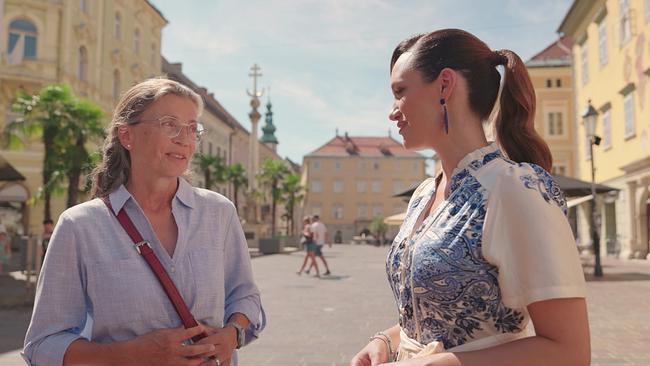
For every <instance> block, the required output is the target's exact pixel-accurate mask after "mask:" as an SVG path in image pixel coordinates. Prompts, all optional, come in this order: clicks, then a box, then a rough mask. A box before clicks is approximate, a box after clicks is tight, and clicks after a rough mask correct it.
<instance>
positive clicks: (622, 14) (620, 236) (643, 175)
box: [558, 0, 650, 258]
mask: <svg viewBox="0 0 650 366" xmlns="http://www.w3.org/2000/svg"><path fill="white" fill-rule="evenodd" d="M558 31H559V32H561V33H563V34H564V35H567V36H570V37H571V38H572V39H574V40H575V43H574V45H573V48H572V54H573V60H574V67H573V70H574V75H575V83H574V85H575V87H574V88H575V103H576V110H577V111H576V112H575V114H574V115H575V117H576V118H577V119H578V121H579V122H578V123H577V124H576V126H577V131H576V132H577V139H576V141H577V146H578V151H579V152H578V159H577V164H578V166H577V168H578V177H580V179H582V180H586V181H590V180H591V160H590V159H591V156H590V154H589V141H588V140H587V137H586V133H585V129H584V126H583V124H582V123H581V119H580V118H581V114H582V111H584V110H585V108H586V107H587V105H588V102H589V101H590V100H591V103H592V105H593V106H594V107H595V108H596V109H597V110H598V112H599V115H598V123H597V128H596V134H597V135H598V136H600V137H601V138H602V141H601V143H600V145H599V146H594V153H593V155H594V156H593V159H594V164H595V166H596V172H595V180H596V181H597V182H598V183H603V184H606V185H609V186H612V187H615V188H618V189H620V192H619V196H618V200H616V203H614V198H613V197H611V196H606V197H601V198H600V199H599V201H598V206H597V207H598V210H599V212H600V213H601V218H602V225H601V237H602V238H606V240H601V242H602V243H603V246H606V248H607V251H608V252H618V251H619V249H620V256H621V257H623V258H646V256H647V255H648V252H649V247H650V243H649V241H648V239H649V238H650V235H649V231H650V227H649V225H648V217H650V201H649V198H650V191H649V188H650V149H649V147H650V146H649V145H648V133H649V130H650V124H649V123H648V121H650V95H649V94H648V77H649V75H650V53H649V51H650V43H649V41H650V1H644V0H598V1H593V0H575V1H574V2H573V4H572V6H571V8H570V10H569V12H568V13H567V15H566V16H565V18H564V20H563V21H562V23H561V25H560V27H559V29H558ZM646 33H647V36H646Z"/></svg>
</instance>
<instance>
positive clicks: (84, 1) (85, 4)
mask: <svg viewBox="0 0 650 366" xmlns="http://www.w3.org/2000/svg"><path fill="white" fill-rule="evenodd" d="M79 8H81V11H82V12H84V13H86V14H88V0H80V1H79Z"/></svg>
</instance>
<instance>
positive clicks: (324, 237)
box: [307, 215, 332, 276]
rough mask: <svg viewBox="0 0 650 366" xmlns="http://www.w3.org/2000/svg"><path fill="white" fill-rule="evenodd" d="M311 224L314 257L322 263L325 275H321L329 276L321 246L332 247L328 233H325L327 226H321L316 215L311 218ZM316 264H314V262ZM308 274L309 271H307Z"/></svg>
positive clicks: (321, 223)
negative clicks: (314, 244)
mask: <svg viewBox="0 0 650 366" xmlns="http://www.w3.org/2000/svg"><path fill="white" fill-rule="evenodd" d="M311 220H312V223H311V231H312V233H314V242H316V256H317V257H319V258H320V259H321V261H323V264H324V265H325V273H323V274H324V275H325V276H329V275H330V273H331V272H330V268H329V266H328V265H327V261H326V260H325V257H324V256H323V246H324V245H325V243H327V244H328V245H329V247H330V248H331V247H332V241H331V240H330V237H329V233H328V232H327V226H325V224H323V222H322V221H320V217H319V216H318V215H314V216H312V219H311ZM314 263H316V262H314ZM307 273H309V270H308V271H307Z"/></svg>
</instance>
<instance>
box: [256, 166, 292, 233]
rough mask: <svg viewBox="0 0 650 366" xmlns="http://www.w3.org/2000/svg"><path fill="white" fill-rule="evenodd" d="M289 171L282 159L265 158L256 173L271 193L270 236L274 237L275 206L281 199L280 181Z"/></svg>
mask: <svg viewBox="0 0 650 366" xmlns="http://www.w3.org/2000/svg"><path fill="white" fill-rule="evenodd" d="M289 173H290V170H289V167H288V166H287V164H286V163H285V162H284V161H282V160H273V159H266V160H264V162H263V163H262V169H261V171H260V173H259V174H258V178H259V180H260V183H261V184H262V185H264V186H266V187H268V188H269V193H270V194H271V237H273V238H274V237H275V229H276V218H275V216H276V215H275V214H276V208H277V204H278V202H279V201H280V200H281V199H282V188H281V186H280V183H281V182H282V180H283V179H284V177H285V176H286V175H287V174H289Z"/></svg>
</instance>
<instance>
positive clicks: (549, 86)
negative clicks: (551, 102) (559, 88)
mask: <svg viewBox="0 0 650 366" xmlns="http://www.w3.org/2000/svg"><path fill="white" fill-rule="evenodd" d="M546 87H547V88H552V87H553V80H551V79H546Z"/></svg>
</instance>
